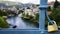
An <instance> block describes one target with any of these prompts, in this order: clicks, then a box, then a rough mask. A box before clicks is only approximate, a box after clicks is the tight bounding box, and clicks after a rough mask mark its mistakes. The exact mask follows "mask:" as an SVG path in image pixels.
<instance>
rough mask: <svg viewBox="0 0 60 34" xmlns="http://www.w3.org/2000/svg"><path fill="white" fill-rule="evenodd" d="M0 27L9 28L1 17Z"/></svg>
mask: <svg viewBox="0 0 60 34" xmlns="http://www.w3.org/2000/svg"><path fill="white" fill-rule="evenodd" d="M0 28H9V25H8V23H7V22H6V20H5V19H4V18H3V17H0Z"/></svg>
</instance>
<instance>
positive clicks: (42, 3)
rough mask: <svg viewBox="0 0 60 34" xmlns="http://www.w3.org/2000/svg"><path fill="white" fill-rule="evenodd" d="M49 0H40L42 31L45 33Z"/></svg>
mask: <svg viewBox="0 0 60 34" xmlns="http://www.w3.org/2000/svg"><path fill="white" fill-rule="evenodd" d="M47 8H48V6H47V0H40V18H39V19H40V25H39V27H40V31H41V33H44V31H45V12H46V10H47Z"/></svg>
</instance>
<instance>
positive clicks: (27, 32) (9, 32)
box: [0, 0, 60, 34]
mask: <svg viewBox="0 0 60 34" xmlns="http://www.w3.org/2000/svg"><path fill="white" fill-rule="evenodd" d="M47 1H48V0H40V11H41V12H40V13H39V14H40V18H39V19H40V21H39V29H2V30H0V34H59V33H60V31H58V32H52V33H48V31H47V30H45V17H46V16H45V15H46V14H45V13H46V11H47V8H48V5H47ZM47 18H48V16H47ZM48 19H49V18H48ZM49 20H50V19H49Z"/></svg>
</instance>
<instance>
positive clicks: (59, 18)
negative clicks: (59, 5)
mask: <svg viewBox="0 0 60 34" xmlns="http://www.w3.org/2000/svg"><path fill="white" fill-rule="evenodd" d="M49 17H50V18H51V20H55V21H56V22H57V24H59V22H60V11H59V10H57V9H55V8H54V9H53V10H52V14H50V15H49Z"/></svg>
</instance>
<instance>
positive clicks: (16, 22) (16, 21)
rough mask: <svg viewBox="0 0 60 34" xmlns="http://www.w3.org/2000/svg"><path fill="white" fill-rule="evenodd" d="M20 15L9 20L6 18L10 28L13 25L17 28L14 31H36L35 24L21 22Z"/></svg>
mask: <svg viewBox="0 0 60 34" xmlns="http://www.w3.org/2000/svg"><path fill="white" fill-rule="evenodd" d="M21 15H22V14H19V15H18V16H14V17H13V16H12V17H10V18H7V20H6V21H7V22H8V23H9V24H11V25H10V28H13V26H14V25H16V26H17V27H16V29H36V28H38V27H37V24H36V23H33V22H30V21H26V20H23V19H22V18H21Z"/></svg>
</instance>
